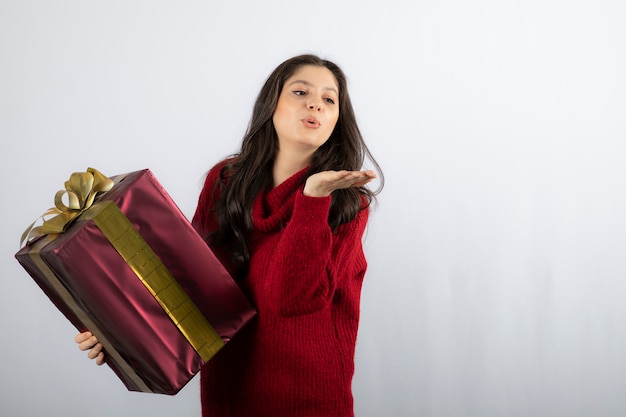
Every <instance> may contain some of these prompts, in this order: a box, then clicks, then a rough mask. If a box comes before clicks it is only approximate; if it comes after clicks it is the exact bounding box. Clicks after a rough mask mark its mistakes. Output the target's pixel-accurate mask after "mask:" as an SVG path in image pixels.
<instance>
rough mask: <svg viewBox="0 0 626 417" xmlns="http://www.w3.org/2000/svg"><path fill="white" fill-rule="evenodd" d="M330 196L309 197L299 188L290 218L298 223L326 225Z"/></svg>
mask: <svg viewBox="0 0 626 417" xmlns="http://www.w3.org/2000/svg"><path fill="white" fill-rule="evenodd" d="M331 201H332V197H331V196H327V197H309V196H306V195H304V194H303V193H302V190H300V191H299V192H298V193H297V195H296V201H295V204H294V208H293V214H292V217H291V219H292V220H293V221H295V222H296V223H297V224H299V225H303V226H304V225H310V226H311V225H317V224H324V225H328V214H329V213H330V203H331Z"/></svg>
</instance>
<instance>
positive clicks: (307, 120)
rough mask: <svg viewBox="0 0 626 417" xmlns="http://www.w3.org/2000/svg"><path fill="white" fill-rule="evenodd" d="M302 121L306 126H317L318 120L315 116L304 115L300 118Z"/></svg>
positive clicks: (318, 124)
mask: <svg viewBox="0 0 626 417" xmlns="http://www.w3.org/2000/svg"><path fill="white" fill-rule="evenodd" d="M302 123H304V124H305V125H306V126H308V127H319V126H320V122H319V121H318V120H317V119H316V118H315V117H311V116H310V117H305V118H304V119H302Z"/></svg>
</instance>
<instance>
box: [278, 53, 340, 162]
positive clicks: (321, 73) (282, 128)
mask: <svg viewBox="0 0 626 417" xmlns="http://www.w3.org/2000/svg"><path fill="white" fill-rule="evenodd" d="M338 118H339V87H338V85H337V80H336V79H335V76H334V75H333V73H332V72H331V71H330V70H329V69H328V68H326V67H318V66H315V65H304V66H302V67H300V68H299V69H298V70H296V72H295V73H294V74H293V75H292V76H291V77H289V78H288V79H287V81H286V82H285V85H284V86H283V89H282V91H281V93H280V96H279V98H278V103H277V105H276V110H275V111H274V116H273V118H272V120H273V122H274V127H275V129H276V134H277V135H278V146H279V150H281V151H282V150H285V149H287V148H291V149H292V150H296V151H302V152H306V153H310V154H312V153H313V152H314V151H315V150H316V149H317V148H319V147H320V146H322V145H323V144H324V143H325V142H326V141H327V140H328V138H329V137H330V135H331V133H332V132H333V129H334V128H335V125H336V124H337V119H338Z"/></svg>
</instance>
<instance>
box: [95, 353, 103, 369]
mask: <svg viewBox="0 0 626 417" xmlns="http://www.w3.org/2000/svg"><path fill="white" fill-rule="evenodd" d="M96 365H98V366H102V365H104V352H100V353H99V354H98V357H97V358H96Z"/></svg>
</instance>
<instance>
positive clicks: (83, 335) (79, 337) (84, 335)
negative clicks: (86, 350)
mask: <svg viewBox="0 0 626 417" xmlns="http://www.w3.org/2000/svg"><path fill="white" fill-rule="evenodd" d="M91 336H93V334H92V333H91V332H82V333H78V334H77V335H76V337H75V338H74V341H75V342H76V343H82V342H84V341H85V340H87V339H89V338H90V337H91Z"/></svg>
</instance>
